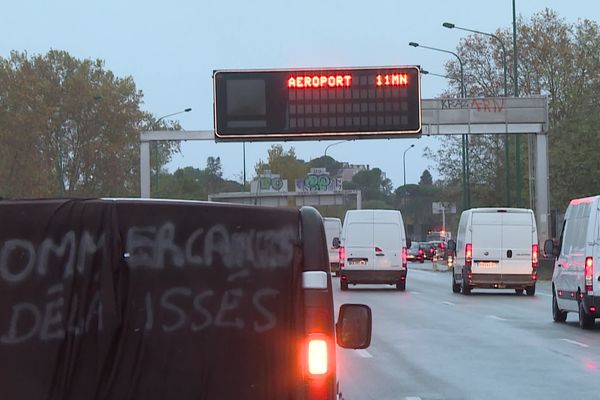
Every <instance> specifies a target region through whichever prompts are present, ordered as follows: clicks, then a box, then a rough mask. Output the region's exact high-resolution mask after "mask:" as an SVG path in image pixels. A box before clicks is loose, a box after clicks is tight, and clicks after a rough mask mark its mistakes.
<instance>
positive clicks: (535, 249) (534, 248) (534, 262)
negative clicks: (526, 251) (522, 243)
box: [531, 243, 540, 268]
mask: <svg viewBox="0 0 600 400" xmlns="http://www.w3.org/2000/svg"><path fill="white" fill-rule="evenodd" d="M539 250H540V249H539V246H538V244H537V243H536V244H532V245H531V267H532V268H537V267H538V265H539V260H538V254H539Z"/></svg>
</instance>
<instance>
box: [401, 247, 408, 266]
mask: <svg viewBox="0 0 600 400" xmlns="http://www.w3.org/2000/svg"><path fill="white" fill-rule="evenodd" d="M406 256H407V250H406V247H403V248H402V269H406V268H407V265H408V261H407V259H406Z"/></svg>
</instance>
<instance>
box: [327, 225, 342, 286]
mask: <svg viewBox="0 0 600 400" xmlns="http://www.w3.org/2000/svg"><path fill="white" fill-rule="evenodd" d="M323 226H324V227H325V237H326V238H327V248H328V249H329V267H330V268H331V273H332V274H333V276H336V275H337V274H338V273H339V272H340V256H339V254H340V253H339V247H340V245H339V240H340V236H341V235H342V220H341V219H339V218H329V217H325V218H323ZM335 238H337V240H334V239H335Z"/></svg>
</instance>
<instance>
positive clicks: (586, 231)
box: [544, 196, 600, 329]
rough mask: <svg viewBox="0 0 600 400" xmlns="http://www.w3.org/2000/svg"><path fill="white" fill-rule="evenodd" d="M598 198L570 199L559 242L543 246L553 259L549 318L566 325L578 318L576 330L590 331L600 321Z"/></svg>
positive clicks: (547, 242) (548, 242)
mask: <svg viewBox="0 0 600 400" xmlns="http://www.w3.org/2000/svg"><path fill="white" fill-rule="evenodd" d="M599 207H600V196H593V197H586V198H579V199H573V200H571V202H570V203H569V206H568V207H567V212H566V213H565V219H564V224H563V229H562V233H561V235H560V241H559V243H558V244H554V242H553V241H552V240H551V239H548V240H546V242H545V243H544V252H546V253H547V254H552V255H554V256H555V263H554V272H553V274H552V318H553V319H554V321H555V322H565V321H566V319H567V313H569V312H575V313H577V314H578V316H579V326H580V327H581V328H583V329H591V328H592V327H593V326H594V322H595V320H596V318H599V317H600V296H599V295H598V289H599V288H600V269H599V268H598V267H597V265H598V262H599V261H600V247H599V246H598V243H600V228H599V221H600V211H599Z"/></svg>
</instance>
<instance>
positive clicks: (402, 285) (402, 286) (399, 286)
mask: <svg viewBox="0 0 600 400" xmlns="http://www.w3.org/2000/svg"><path fill="white" fill-rule="evenodd" d="M396 290H400V291H402V292H403V291H405V290H406V281H402V282H398V283H396Z"/></svg>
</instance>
